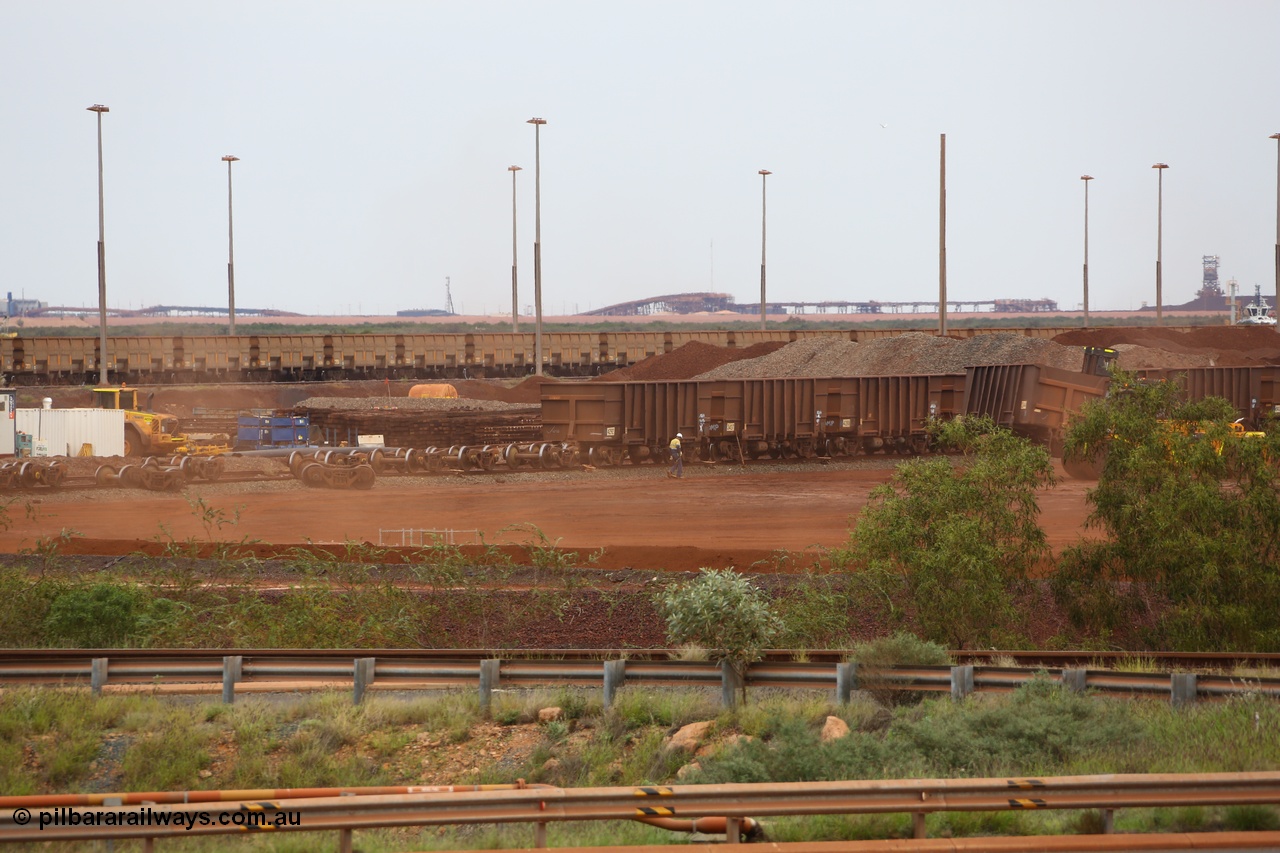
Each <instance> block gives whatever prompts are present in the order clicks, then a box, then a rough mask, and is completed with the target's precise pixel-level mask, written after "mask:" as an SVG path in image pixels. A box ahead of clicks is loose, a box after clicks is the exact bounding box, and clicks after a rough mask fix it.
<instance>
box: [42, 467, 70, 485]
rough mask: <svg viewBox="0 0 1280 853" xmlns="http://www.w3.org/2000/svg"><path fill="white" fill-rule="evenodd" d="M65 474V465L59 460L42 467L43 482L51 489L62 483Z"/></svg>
mask: <svg viewBox="0 0 1280 853" xmlns="http://www.w3.org/2000/svg"><path fill="white" fill-rule="evenodd" d="M66 475H67V468H66V466H65V465H63V464H62V463H60V462H54V463H52V464H50V465H49V467H48V468H46V469H44V484H45V485H46V486H48V487H49V488H51V489H54V488H57V487H58V486H60V485H61V484H62V479H63V478H64V477H65V476H66Z"/></svg>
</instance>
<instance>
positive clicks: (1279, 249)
mask: <svg viewBox="0 0 1280 853" xmlns="http://www.w3.org/2000/svg"><path fill="white" fill-rule="evenodd" d="M1267 138H1268V139H1274V140H1275V141H1276V294H1277V297H1276V301H1278V302H1280V133H1273V134H1271V135H1270V136H1268V137H1267ZM1276 331H1278V332H1280V324H1277V325H1276Z"/></svg>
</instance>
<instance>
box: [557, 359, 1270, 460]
mask: <svg viewBox="0 0 1280 853" xmlns="http://www.w3.org/2000/svg"><path fill="white" fill-rule="evenodd" d="M1108 357H1114V352H1113V351H1103V354H1100V357H1099V358H1096V359H1091V360H1088V361H1087V362H1086V363H1087V365H1088V366H1089V367H1090V368H1091V369H1092V370H1093V371H1094V372H1090V373H1077V372H1073V371H1067V370H1061V369H1058V368H1054V367H1048V366H1045V365H1038V364H1008V365H993V366H983V367H971V368H968V369H967V370H966V371H965V372H964V373H945V374H932V375H909V376H861V377H842V378H825V379H823V378H786V379H780V378H752V379H720V380H687V381H658V382H588V383H548V384H546V385H543V386H542V431H543V438H544V440H546V441H559V442H569V443H572V444H573V445H575V446H576V447H577V448H578V450H579V452H580V453H581V454H583V458H585V459H588V460H590V461H593V462H595V463H597V464H601V465H612V464H618V463H620V462H622V461H623V460H624V459H630V460H631V461H633V462H640V461H644V460H646V459H664V458H666V452H665V451H666V447H667V445H668V442H670V440H671V438H672V437H673V436H675V435H676V433H682V434H683V435H684V440H683V442H682V444H683V446H684V452H685V455H686V457H687V458H702V459H743V458H750V459H755V458H761V457H765V456H769V457H772V458H779V457H784V456H801V457H808V456H840V455H852V454H860V453H875V452H898V453H920V452H925V451H927V450H928V449H929V439H928V435H927V432H926V426H927V424H928V421H929V419H930V418H938V419H942V420H946V419H948V418H954V417H956V416H957V415H990V416H991V417H992V418H993V419H994V420H995V421H996V422H997V423H999V424H1001V425H1003V426H1006V427H1008V428H1010V429H1012V430H1013V431H1014V432H1016V433H1018V434H1020V435H1024V436H1027V437H1028V438H1031V439H1033V440H1036V441H1038V442H1041V443H1043V444H1046V445H1048V446H1049V448H1050V449H1051V451H1053V452H1054V453H1055V454H1057V455H1060V454H1061V446H1062V441H1063V437H1064V430H1065V425H1066V422H1067V420H1068V419H1069V418H1070V416H1071V415H1072V414H1073V413H1075V412H1078V411H1079V410H1080V409H1081V407H1082V406H1083V405H1084V403H1085V402H1086V401H1088V400H1091V399H1096V398H1099V397H1101V396H1103V395H1105V394H1106V392H1107V388H1108V386H1109V384H1110V379H1109V377H1108V376H1107V375H1106V374H1105V370H1104V369H1103V366H1104V365H1105V363H1106V361H1108V360H1109V358H1108ZM1139 375H1140V376H1141V377H1142V378H1145V379H1148V380H1158V379H1172V380H1174V381H1176V382H1179V383H1180V384H1181V385H1182V387H1183V389H1184V391H1185V393H1186V394H1187V395H1188V396H1189V397H1191V398H1202V397H1205V396H1220V397H1225V398H1226V399H1228V400H1229V401H1231V402H1232V403H1233V404H1234V405H1235V406H1236V408H1237V410H1238V411H1239V414H1240V416H1241V417H1242V418H1244V419H1245V420H1246V422H1247V423H1248V424H1249V425H1250V426H1251V427H1254V428H1256V427H1258V426H1261V425H1263V424H1262V421H1264V420H1266V419H1270V418H1273V417H1275V416H1276V415H1278V414H1280V367H1206V368H1191V369H1186V370H1143V371H1139Z"/></svg>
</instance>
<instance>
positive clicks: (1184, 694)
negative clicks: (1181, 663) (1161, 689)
mask: <svg viewBox="0 0 1280 853" xmlns="http://www.w3.org/2000/svg"><path fill="white" fill-rule="evenodd" d="M1169 701H1170V702H1172V703H1173V706H1174V707H1175V708H1176V707H1180V706H1182V705H1192V704H1194V703H1195V701H1196V674H1195V673H1194V672H1175V673H1173V674H1172V675H1170V676H1169Z"/></svg>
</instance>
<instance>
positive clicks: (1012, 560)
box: [837, 417, 1054, 648]
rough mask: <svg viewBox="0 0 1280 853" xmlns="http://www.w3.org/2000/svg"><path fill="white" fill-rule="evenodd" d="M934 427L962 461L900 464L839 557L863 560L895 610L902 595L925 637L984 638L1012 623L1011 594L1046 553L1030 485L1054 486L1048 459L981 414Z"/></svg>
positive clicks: (952, 641) (971, 641)
mask: <svg viewBox="0 0 1280 853" xmlns="http://www.w3.org/2000/svg"><path fill="white" fill-rule="evenodd" d="M933 432H934V438H935V440H936V443H937V446H938V447H939V448H942V449H954V450H958V451H959V452H960V453H961V454H962V455H961V456H960V458H958V459H953V458H950V457H947V456H931V457H928V458H921V459H913V460H911V461H908V462H906V463H904V464H902V465H899V466H898V470H897V473H895V474H894V476H893V479H892V480H890V481H889V482H888V483H886V484H885V485H883V486H880V487H877V488H876V489H875V490H874V491H872V493H871V500H870V502H869V503H868V504H867V506H866V507H865V508H864V509H863V511H862V514H861V515H860V516H859V518H858V520H857V523H856V525H855V527H854V529H853V531H852V533H851V542H850V547H849V549H848V550H847V551H844V552H842V553H841V554H839V555H837V557H838V559H843V560H846V561H849V562H854V563H859V564H861V565H862V566H863V567H864V569H863V570H864V573H865V574H864V577H865V578H866V580H867V581H868V582H870V583H873V584H877V585H878V586H879V587H880V589H881V590H883V591H884V592H885V594H886V595H887V596H888V597H889V598H890V600H892V601H894V602H895V607H897V602H898V601H899V599H900V598H902V597H904V596H905V602H904V604H905V609H907V610H910V611H913V613H914V616H915V620H916V623H917V625H918V626H919V628H920V630H921V632H922V634H923V635H924V636H925V637H926V638H927V639H930V640H933V641H935V642H940V643H946V644H948V645H951V646H953V647H958V648H963V647H965V646H972V645H975V644H987V643H989V642H990V641H991V640H992V639H993V637H995V636H997V635H998V633H999V632H1000V631H1001V630H1003V629H1005V628H1007V627H1008V626H1011V625H1013V624H1014V621H1015V619H1016V617H1017V614H1016V612H1015V611H1014V608H1013V606H1012V603H1011V597H1010V592H1011V590H1013V589H1014V588H1015V587H1016V585H1017V584H1019V583H1021V582H1023V581H1024V580H1025V579H1026V577H1027V574H1028V572H1029V571H1030V570H1031V568H1032V567H1034V566H1035V565H1036V563H1037V562H1038V561H1039V560H1041V559H1042V558H1044V557H1045V556H1046V555H1047V553H1048V547H1047V545H1046V543H1045V536H1044V531H1043V530H1042V529H1041V528H1040V526H1039V522H1038V519H1039V514H1040V507H1039V503H1038V502H1037V500H1036V490H1037V489H1040V488H1044V487H1046V486H1049V485H1051V484H1052V483H1053V481H1054V476H1053V466H1052V463H1051V460H1050V457H1049V453H1048V451H1046V450H1045V449H1044V448H1043V447H1039V446H1037V445H1034V444H1032V443H1031V442H1029V441H1027V440H1026V439H1023V438H1019V437H1018V436H1015V435H1013V434H1012V433H1011V432H1009V431H1008V430H1006V429H1004V428H1002V427H998V426H996V425H995V424H994V423H993V422H992V420H991V419H990V418H987V417H983V418H965V419H963V420H954V421H950V422H947V423H944V424H940V425H936V426H935V428H934V430H933ZM898 609H899V611H900V612H901V609H902V608H898Z"/></svg>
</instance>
